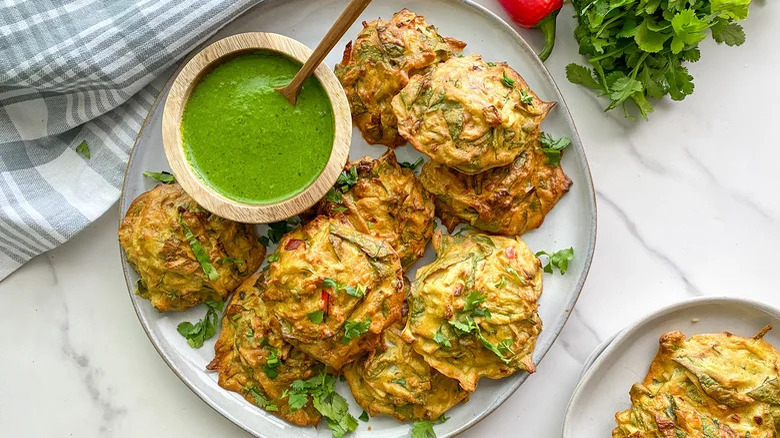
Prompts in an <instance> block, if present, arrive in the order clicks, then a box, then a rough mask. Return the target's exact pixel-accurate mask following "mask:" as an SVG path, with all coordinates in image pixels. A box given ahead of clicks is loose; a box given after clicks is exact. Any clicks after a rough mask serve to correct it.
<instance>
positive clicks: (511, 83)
mask: <svg viewBox="0 0 780 438" xmlns="http://www.w3.org/2000/svg"><path fill="white" fill-rule="evenodd" d="M501 83H502V84H504V86H505V87H509V88H514V86H515V80H514V79H512V78H510V77H509V76H507V75H506V71H504V72H502V73H501Z"/></svg>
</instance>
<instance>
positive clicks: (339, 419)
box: [288, 372, 357, 438]
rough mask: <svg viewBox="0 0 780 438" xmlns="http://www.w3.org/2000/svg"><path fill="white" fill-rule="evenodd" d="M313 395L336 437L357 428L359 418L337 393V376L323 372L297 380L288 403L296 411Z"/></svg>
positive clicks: (319, 410)
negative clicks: (352, 413) (353, 414)
mask: <svg viewBox="0 0 780 438" xmlns="http://www.w3.org/2000/svg"><path fill="white" fill-rule="evenodd" d="M308 396H311V398H312V403H313V404H314V408H315V409H317V412H319V413H320V414H321V415H322V416H323V417H325V420H326V422H327V423H328V427H329V428H330V430H331V434H332V436H333V437H334V438H341V437H343V436H344V435H345V434H347V433H349V432H352V431H353V430H355V429H356V428H357V420H356V419H355V417H353V416H352V415H350V413H349V405H348V404H347V401H346V400H345V399H344V397H342V396H341V395H339V394H338V393H336V378H335V377H333V376H331V375H329V374H327V373H325V372H322V373H321V374H319V375H317V376H314V377H311V378H309V379H307V380H296V381H294V382H292V384H291V385H290V389H289V390H288V404H289V405H290V410H291V411H293V412H294V411H296V410H298V409H300V408H302V407H304V406H305V405H306V403H308Z"/></svg>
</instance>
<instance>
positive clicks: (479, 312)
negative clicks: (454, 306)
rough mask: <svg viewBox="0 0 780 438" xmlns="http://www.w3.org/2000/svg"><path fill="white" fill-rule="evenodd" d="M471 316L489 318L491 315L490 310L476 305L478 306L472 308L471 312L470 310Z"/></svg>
mask: <svg viewBox="0 0 780 438" xmlns="http://www.w3.org/2000/svg"><path fill="white" fill-rule="evenodd" d="M471 316H473V317H475V318H477V317H482V318H490V317H491V316H492V315H491V314H490V310H488V309H483V308H481V307H478V308H476V309H474V311H473V312H471Z"/></svg>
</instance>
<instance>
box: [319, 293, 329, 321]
mask: <svg viewBox="0 0 780 438" xmlns="http://www.w3.org/2000/svg"><path fill="white" fill-rule="evenodd" d="M320 298H321V299H322V311H323V312H324V313H325V314H326V315H327V314H328V301H329V300H330V294H329V293H328V292H326V291H324V290H323V291H322V293H321V294H320Z"/></svg>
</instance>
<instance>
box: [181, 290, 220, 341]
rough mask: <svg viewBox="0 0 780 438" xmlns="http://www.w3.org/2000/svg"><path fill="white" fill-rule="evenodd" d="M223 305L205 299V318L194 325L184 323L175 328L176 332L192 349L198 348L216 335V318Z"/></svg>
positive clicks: (211, 299)
mask: <svg viewBox="0 0 780 438" xmlns="http://www.w3.org/2000/svg"><path fill="white" fill-rule="evenodd" d="M224 306H225V303H223V302H222V301H216V300H214V299H213V298H211V297H209V298H206V307H207V310H206V316H205V317H203V319H201V320H200V321H198V322H196V323H195V324H193V323H191V322H188V321H185V322H182V323H181V324H179V325H178V326H176V331H178V332H179V334H180V335H182V336H184V337H185V338H186V339H187V343H188V344H190V347H192V348H200V347H202V346H203V342H204V341H206V340H208V339H211V337H212V336H214V334H216V333H217V317H218V316H219V312H221V311H222V308H223V307H224Z"/></svg>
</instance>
